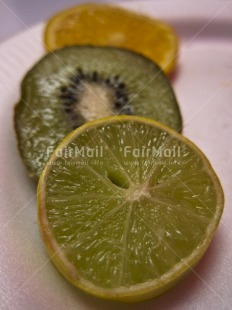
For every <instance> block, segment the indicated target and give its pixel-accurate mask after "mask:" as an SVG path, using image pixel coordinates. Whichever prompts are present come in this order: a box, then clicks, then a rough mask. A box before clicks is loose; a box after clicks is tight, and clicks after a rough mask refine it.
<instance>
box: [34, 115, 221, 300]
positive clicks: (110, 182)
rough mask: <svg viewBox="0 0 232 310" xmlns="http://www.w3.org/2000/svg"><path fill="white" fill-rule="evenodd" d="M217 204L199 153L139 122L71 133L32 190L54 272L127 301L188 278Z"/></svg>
mask: <svg viewBox="0 0 232 310" xmlns="http://www.w3.org/2000/svg"><path fill="white" fill-rule="evenodd" d="M223 203H224V198H223V191H222V188H221V185H220V182H219V180H218V178H217V176H216V174H215V172H214V170H213V169H212V167H211V165H210V163H209V161H208V160H207V159H206V157H205V156H204V154H203V153H202V152H201V151H200V150H199V149H198V148H197V147H196V146H195V145H194V144H193V143H191V142H190V141H189V140H187V139H186V138H184V137H183V136H181V135H180V134H178V133H176V132H174V131H172V130H171V129H169V128H167V127H165V126H163V125H160V124H159V123H157V122H155V121H153V120H148V119H145V118H142V117H136V116H118V117H117V116H114V117H108V118H105V119H101V120H97V121H93V122H90V123H87V124H85V125H83V126H82V127H79V128H78V129H77V130H75V131H74V132H72V133H71V134H69V135H68V136H67V137H66V138H65V140H64V141H63V142H62V143H61V144H60V145H59V146H58V148H57V149H56V151H55V152H54V153H53V155H52V156H51V159H50V160H49V162H48V164H47V166H46V168H45V169H44V171H43V173H42V175H41V178H40V182H39V187H38V217H39V225H40V229H41V233H42V237H43V239H44V242H45V245H46V247H47V249H48V252H49V253H50V257H51V260H52V261H53V262H54V264H55V265H56V266H57V268H58V269H59V271H60V272H61V273H62V274H63V275H64V276H65V277H66V278H67V279H68V280H69V281H70V282H71V283H73V284H74V285H75V286H77V287H79V288H80V289H82V290H84V291H85V292H87V293H89V294H91V295H94V296H97V297H101V298H105V299H112V300H118V301H129V302H135V301H141V300H145V299H148V298H151V297H155V296H158V295H160V294H162V293H164V292H165V291H167V290H168V289H170V288H171V287H172V286H174V285H175V284H176V283H177V282H178V281H179V280H180V279H181V278H182V277H183V276H184V275H185V274H186V273H187V272H188V271H190V270H191V268H192V267H193V266H194V265H195V264H196V263H197V262H198V261H199V259H200V258H201V257H202V255H203V254H204V252H205V250H206V249H207V247H208V245H209V243H210V241H211V239H212V238H213V235H214V232H215V230H216V228H217V225H218V223H219V220H220V218H221V215H222V211H223Z"/></svg>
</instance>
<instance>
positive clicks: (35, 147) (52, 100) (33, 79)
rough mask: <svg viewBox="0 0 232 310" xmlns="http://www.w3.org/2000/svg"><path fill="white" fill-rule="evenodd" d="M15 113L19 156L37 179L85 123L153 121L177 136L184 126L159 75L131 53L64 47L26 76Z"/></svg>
mask: <svg viewBox="0 0 232 310" xmlns="http://www.w3.org/2000/svg"><path fill="white" fill-rule="evenodd" d="M21 91H22V94H21V100H20V101H19V103H18V104H17V105H16V107H15V116H14V117H15V128H16V134H17V138H18V147H19V150H20V153H21V156H22V158H23V160H24V162H25V164H26V167H27V169H28V170H29V173H30V175H31V176H35V177H39V175H40V173H41V171H42V170H43V168H44V166H45V164H46V162H47V160H48V158H49V157H50V155H51V153H52V151H53V150H54V148H55V147H56V146H57V144H58V143H59V142H60V141H61V140H62V139H63V138H64V137H65V136H66V135H67V134H68V133H69V132H70V131H72V130H73V129H75V128H76V127H78V126H81V125H82V124H84V123H85V122H87V121H90V120H94V119H97V118H101V117H104V116H109V115H114V114H135V115H140V116H144V117H150V118H154V119H155V120H158V121H160V122H162V123H164V124H166V125H168V126H170V127H172V128H173V129H175V130H177V131H181V127H182V121H181V115H180V111H179V107H178V104H177V102H176V98H175V95H174V93H173V90H172V88H171V86H170V83H169V81H168V79H167V77H166V76H165V75H164V73H163V72H162V71H161V69H160V68H159V67H158V66H157V65H156V64H154V63H153V62H152V61H150V60H148V59H147V58H145V57H143V56H141V55H139V54H136V53H134V52H131V51H128V50H125V49H118V48H111V47H91V46H71V47H65V48H62V49H60V50H57V51H55V52H53V53H50V54H48V55H46V56H45V57H43V58H42V59H41V60H40V61H39V62H38V63H37V64H36V65H35V66H34V67H33V68H32V69H31V70H30V71H29V72H28V73H27V75H26V76H25V78H24V80H23V82H22V88H21Z"/></svg>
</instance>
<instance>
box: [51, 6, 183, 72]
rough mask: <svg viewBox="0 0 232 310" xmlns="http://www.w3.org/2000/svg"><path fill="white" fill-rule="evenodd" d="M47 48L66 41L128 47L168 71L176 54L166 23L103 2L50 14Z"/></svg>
mask: <svg viewBox="0 0 232 310" xmlns="http://www.w3.org/2000/svg"><path fill="white" fill-rule="evenodd" d="M45 44H46V48H47V49H48V50H54V49H57V48H60V47H63V46H70V45H75V44H77V45H96V46H114V47H123V48H128V49H130V50H132V51H135V52H138V53H141V54H142V55H144V56H146V57H148V58H149V59H151V60H153V61H155V62H156V63H158V64H159V65H160V66H161V67H162V69H163V70H164V71H165V72H170V71H171V70H172V69H173V67H174V64H175V58H176V55H177V45H178V44H177V36H176V34H175V33H174V31H173V30H172V29H171V27H169V26H168V25H166V24H164V23H161V22H159V21H156V20H152V19H150V18H148V17H144V16H142V15H138V14H135V13H133V12H128V11H126V10H123V9H120V8H117V7H111V6H107V5H94V4H87V5H80V6H78V7H76V8H72V9H70V10H68V11H63V12H61V13H59V14H57V15H56V16H55V17H53V18H51V20H50V21H49V22H48V25H47V27H46V30H45Z"/></svg>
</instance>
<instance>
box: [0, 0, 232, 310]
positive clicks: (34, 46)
mask: <svg viewBox="0 0 232 310" xmlns="http://www.w3.org/2000/svg"><path fill="white" fill-rule="evenodd" d="M125 6H126V7H130V8H133V9H135V10H139V11H142V12H146V13H147V14H150V15H152V16H155V17H159V18H162V19H164V20H166V21H168V22H169V23H170V24H172V25H173V26H174V27H175V29H176V30H177V32H178V34H179V36H180V38H181V45H180V55H179V65H178V69H177V70H176V74H175V76H173V78H172V83H173V86H174V88H175V91H176V94H177V97H178V99H179V103H180V107H181V110H182V114H183V119H184V123H185V127H184V134H185V135H186V136H187V137H189V138H190V139H192V140H193V141H194V142H195V143H196V144H197V145H198V146H199V147H200V148H202V150H203V151H204V152H205V154H206V155H207V156H208V158H209V159H210V161H211V163H212V165H213V167H214V168H215V170H216V172H217V174H218V176H219V178H220V180H221V182H222V186H223V188H224V192H225V198H226V205H225V211H224V214H223V218H222V221H221V223H220V226H219V229H218V231H217V233H216V236H215V238H214V240H213V242H212V244H211V246H210V248H209V250H208V251H207V253H206V255H205V256H204V258H203V259H202V261H201V262H200V263H199V265H198V266H197V267H196V268H195V271H194V272H192V273H191V274H190V275H189V276H188V277H187V278H186V279H184V280H183V281H182V282H181V283H180V284H179V285H178V286H177V287H176V288H174V289H173V290H172V291H170V292H169V293H168V294H166V295H164V296H162V297H160V298H158V299H156V300H152V301H148V302H145V303H141V304H137V305H121V304H117V303H111V302H105V301H101V300H98V299H95V298H92V297H89V296H86V295H85V294H83V293H81V292H80V291H79V290H77V289H75V288H74V287H72V286H71V285H70V284H69V283H68V282H67V281H66V280H65V279H64V278H63V277H62V276H60V275H59V273H58V272H57V271H56V269H55V268H54V267H53V265H52V263H51V262H50V261H49V259H48V256H47V254H46V252H45V250H44V248H43V245H42V241H41V239H40V236H39V232H38V227H37V218H36V196H35V195H36V185H35V184H33V181H32V180H30V179H29V177H27V173H26V171H25V169H24V166H23V164H22V162H21V160H20V158H19V155H18V151H17V147H16V141H15V136H14V130H13V121H12V120H13V106H14V104H15V102H16V101H17V100H18V98H19V94H20V92H19V87H20V81H21V80H22V77H23V75H24V74H25V73H26V71H27V70H28V69H29V68H30V67H31V66H32V65H33V64H34V62H35V61H37V60H38V59H39V58H40V57H41V55H42V54H43V53H44V50H43V47H42V44H41V34H42V28H43V25H38V26H36V27H34V28H32V29H31V30H28V31H27V32H25V33H23V34H21V35H19V36H17V37H15V38H14V39H11V40H10V41H8V42H6V43H5V44H4V45H1V46H0V94H1V96H0V104H1V109H0V126H1V131H0V149H1V155H0V192H1V200H0V202H1V204H0V208H1V210H0V309H1V310H29V309H30V310H31V309H36V310H47V309H52V310H53V309H54V310H55V309H56V310H61V309H67V310H71V309H80V310H87V309H94V310H106V309H107V310H108V309H112V310H119V309H120V310H131V309H133V310H140V309H147V310H151V309H161V310H163V309H164V310H169V309H180V310H182V309H183V310H192V309H194V310H195V309H197V310H205V309H206V310H208V309H210V310H221V309H223V310H225V309H231V303H232V296H231V295H232V294H231V283H232V270H231V269H232V268H231V261H232V234H231V222H232V211H231V204H232V191H231V184H232V165H231V164H232V139H231V134H232V122H231V118H232V105H231V98H232V32H231V29H232V3H231V2H230V1H227V2H226V1H213V2H212V1H209V2H208V4H207V3H206V2H204V4H203V3H202V1H195V2H194V3H190V2H186V1H182V2H178V1H175V2H171V1H170V2H169V1H166V2H162V1H160V2H159V1H157V2H143V3H141V2H137V3H136V2H133V3H132V2H130V3H129V2H128V3H126V4H125Z"/></svg>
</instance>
